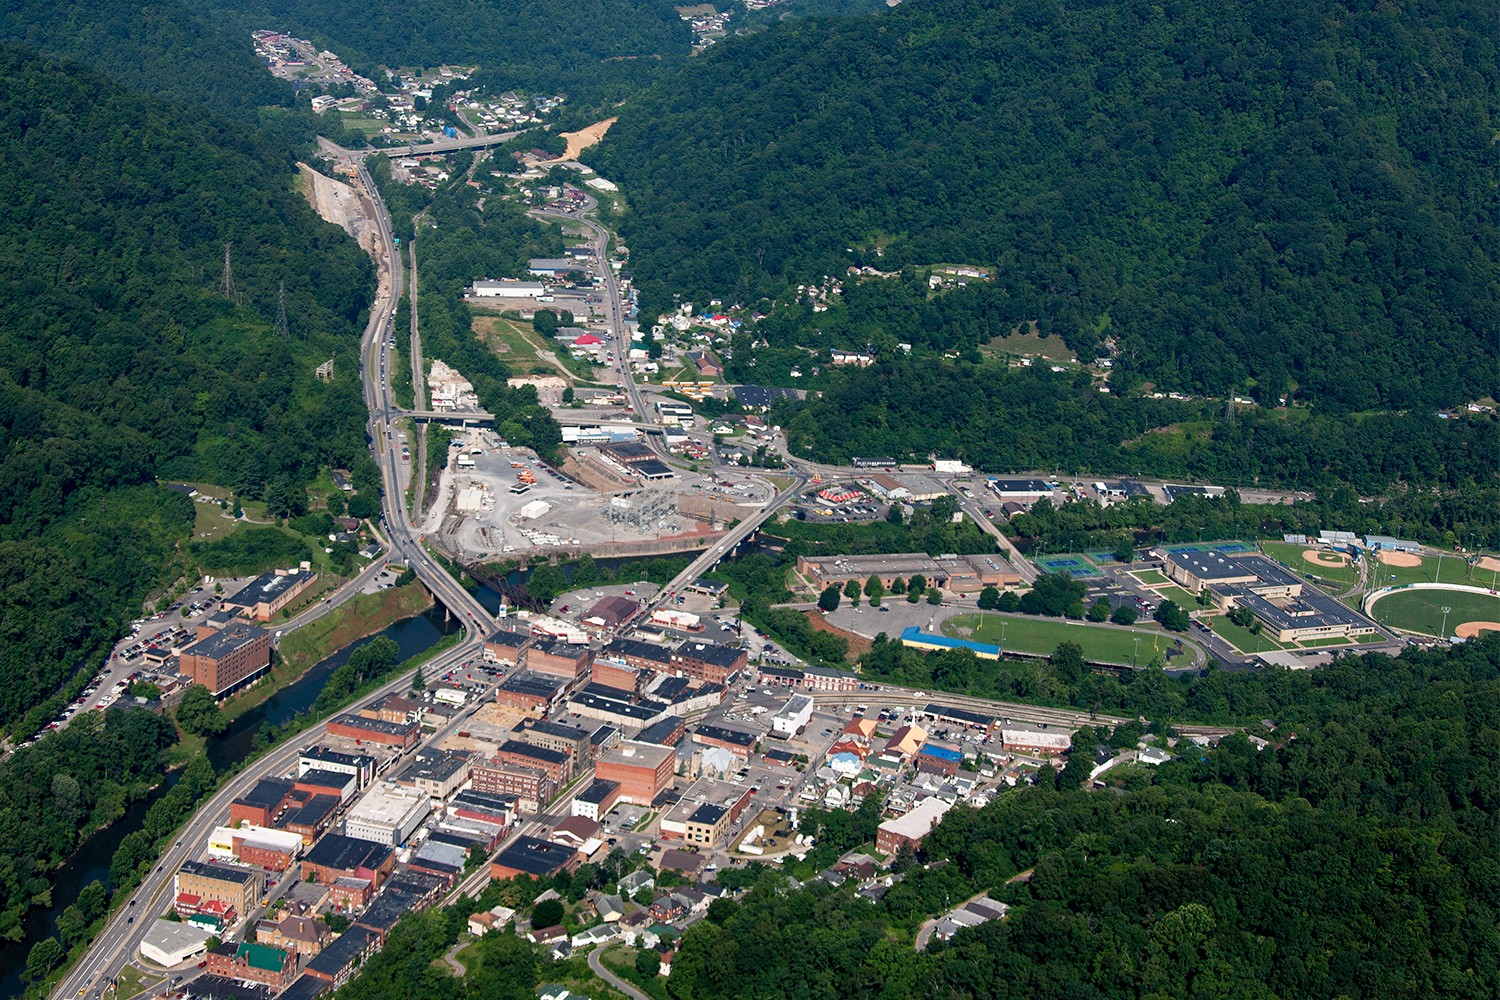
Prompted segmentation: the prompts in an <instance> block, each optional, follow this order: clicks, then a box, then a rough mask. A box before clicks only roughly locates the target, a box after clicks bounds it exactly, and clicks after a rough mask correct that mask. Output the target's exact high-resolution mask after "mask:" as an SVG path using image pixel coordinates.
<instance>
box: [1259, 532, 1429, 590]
mask: <svg viewBox="0 0 1500 1000" xmlns="http://www.w3.org/2000/svg"><path fill="white" fill-rule="evenodd" d="M1260 547H1261V548H1262V549H1264V550H1265V552H1266V555H1268V556H1270V557H1271V558H1272V559H1275V560H1276V561H1277V562H1279V563H1281V564H1282V565H1283V566H1285V567H1287V568H1288V569H1290V570H1291V571H1292V572H1293V573H1296V574H1297V575H1298V576H1301V575H1303V574H1310V575H1312V576H1315V577H1317V578H1318V579H1320V580H1331V581H1333V582H1334V583H1342V584H1344V585H1345V586H1346V587H1350V586H1353V585H1354V582H1355V581H1356V580H1358V579H1359V570H1358V569H1357V568H1355V566H1354V564H1353V563H1345V564H1344V565H1342V566H1324V565H1323V564H1322V563H1314V562H1308V561H1307V560H1306V559H1304V558H1302V553H1303V552H1305V551H1307V550H1308V549H1310V548H1314V547H1315V546H1312V545H1287V544H1286V543H1285V542H1261V543H1260ZM1445 575H1446V574H1445ZM1341 589H1343V588H1341Z"/></svg>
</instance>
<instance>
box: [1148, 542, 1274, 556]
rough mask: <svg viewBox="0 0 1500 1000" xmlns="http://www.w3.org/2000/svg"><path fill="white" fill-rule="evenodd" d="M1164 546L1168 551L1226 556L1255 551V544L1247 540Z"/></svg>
mask: <svg viewBox="0 0 1500 1000" xmlns="http://www.w3.org/2000/svg"><path fill="white" fill-rule="evenodd" d="M1164 548H1165V549H1166V550H1167V551H1168V552H1222V553H1224V555H1226V556H1232V555H1238V554H1240V553H1244V552H1254V551H1255V546H1254V545H1251V544H1249V543H1248V542H1189V543H1186V544H1178V545H1167V546H1164Z"/></svg>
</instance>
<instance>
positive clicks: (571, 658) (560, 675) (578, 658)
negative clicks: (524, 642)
mask: <svg viewBox="0 0 1500 1000" xmlns="http://www.w3.org/2000/svg"><path fill="white" fill-rule="evenodd" d="M593 662H594V651H593V650H592V649H590V648H589V647H588V646H586V645H584V644H582V643H571V642H564V641H562V640H561V639H556V638H552V637H546V638H541V639H537V640H536V641H535V642H533V643H532V644H531V647H530V648H529V649H527V650H526V651H525V653H524V654H523V664H524V666H525V667H526V669H527V670H529V671H530V672H531V673H533V674H541V675H542V676H544V677H555V678H557V679H558V680H560V681H562V682H563V683H564V684H572V683H573V682H574V681H576V680H578V679H579V678H580V677H582V676H583V675H584V674H586V673H588V671H589V665H590V664H592V663H593Z"/></svg>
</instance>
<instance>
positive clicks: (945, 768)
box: [917, 740, 964, 778]
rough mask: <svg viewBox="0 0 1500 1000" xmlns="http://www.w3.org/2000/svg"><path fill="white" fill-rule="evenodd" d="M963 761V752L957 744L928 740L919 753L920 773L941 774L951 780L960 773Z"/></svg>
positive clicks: (918, 767) (918, 764)
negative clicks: (959, 769)
mask: <svg viewBox="0 0 1500 1000" xmlns="http://www.w3.org/2000/svg"><path fill="white" fill-rule="evenodd" d="M963 761H964V754H963V750H962V749H961V748H960V747H959V746H958V745H957V744H955V743H948V742H944V741H941V740H928V741H927V742H926V743H924V744H922V749H920V750H918V751H917V770H918V771H923V772H929V773H933V774H941V775H943V776H945V777H949V778H951V777H953V776H954V775H955V774H957V773H958V768H959V766H960V765H961V764H962V763H963Z"/></svg>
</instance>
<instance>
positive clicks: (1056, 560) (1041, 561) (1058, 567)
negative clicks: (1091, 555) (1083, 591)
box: [1032, 556, 1100, 580]
mask: <svg viewBox="0 0 1500 1000" xmlns="http://www.w3.org/2000/svg"><path fill="white" fill-rule="evenodd" d="M1032 562H1034V563H1036V564H1037V566H1039V567H1040V568H1041V569H1042V571H1043V572H1046V573H1066V574H1068V575H1069V576H1071V577H1072V578H1073V579H1075V580H1083V579H1087V578H1088V577H1091V576H1099V575H1100V573H1099V571H1098V570H1097V569H1095V568H1094V567H1093V566H1090V565H1089V564H1088V563H1087V562H1086V561H1084V559H1083V558H1081V557H1080V556H1038V557H1037V558H1035V559H1033V560H1032Z"/></svg>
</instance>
